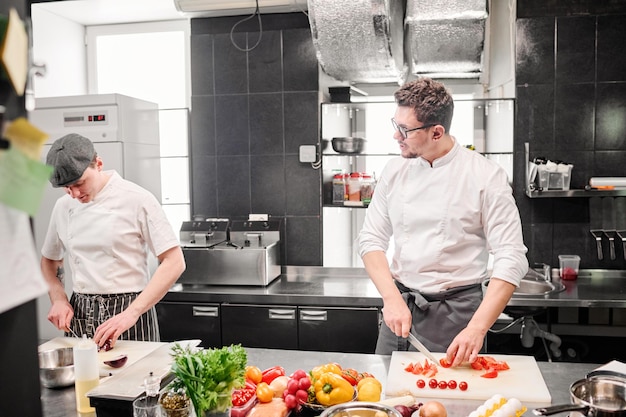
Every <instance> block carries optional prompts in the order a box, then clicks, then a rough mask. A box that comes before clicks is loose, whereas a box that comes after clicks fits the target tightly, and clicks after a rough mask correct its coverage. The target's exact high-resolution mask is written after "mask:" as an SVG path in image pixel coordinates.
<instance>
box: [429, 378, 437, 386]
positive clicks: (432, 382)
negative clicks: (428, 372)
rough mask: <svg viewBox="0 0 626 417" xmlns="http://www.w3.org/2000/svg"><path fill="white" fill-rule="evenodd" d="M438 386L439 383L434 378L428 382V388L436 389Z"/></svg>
mask: <svg viewBox="0 0 626 417" xmlns="http://www.w3.org/2000/svg"><path fill="white" fill-rule="evenodd" d="M438 385H439V383H438V382H437V380H436V379H435V378H432V379H430V380H429V381H428V386H429V387H431V388H437V386H438Z"/></svg>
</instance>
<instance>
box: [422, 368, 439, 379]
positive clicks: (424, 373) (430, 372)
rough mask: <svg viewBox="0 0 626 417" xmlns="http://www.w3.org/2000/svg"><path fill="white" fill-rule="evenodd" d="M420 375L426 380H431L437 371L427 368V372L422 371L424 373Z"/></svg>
mask: <svg viewBox="0 0 626 417" xmlns="http://www.w3.org/2000/svg"><path fill="white" fill-rule="evenodd" d="M422 375H424V376H425V377H426V378H432V377H433V376H435V375H437V369H433V368H429V369H427V370H424V372H422Z"/></svg>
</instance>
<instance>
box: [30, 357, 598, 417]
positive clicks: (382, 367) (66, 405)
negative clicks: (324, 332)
mask: <svg viewBox="0 0 626 417" xmlns="http://www.w3.org/2000/svg"><path fill="white" fill-rule="evenodd" d="M246 350H247V352H248V363H250V364H254V365H257V366H259V367H261V368H262V369H264V368H268V367H270V366H274V365H281V366H283V367H284V368H285V370H286V371H287V372H288V373H291V372H293V371H295V370H296V369H305V370H309V369H312V368H313V367H314V366H317V365H320V364H323V363H327V362H337V363H339V364H341V365H342V366H344V367H349V368H355V369H358V370H360V371H363V372H370V373H372V374H373V375H374V376H375V377H376V378H377V379H379V380H380V381H381V382H382V383H383V384H385V383H386V379H387V374H388V369H389V363H390V360H391V356H386V355H373V354H360V353H333V352H310V351H294V350H275V349H252V348H248V349H246ZM538 365H539V369H540V370H541V373H542V375H543V378H544V380H545V382H546V385H547V386H548V389H549V391H550V395H551V397H552V404H565V403H570V399H569V386H570V384H571V383H573V382H574V381H576V380H578V379H581V378H584V377H585V376H586V375H587V373H588V372H589V371H591V370H592V369H595V368H596V367H598V365H593V364H583V363H566V362H538ZM494 394H496V393H494ZM418 400H419V401H424V400H423V399H420V398H418ZM440 401H441V402H442V403H443V404H444V405H445V406H446V408H447V409H448V415H449V416H450V417H463V416H467V415H468V414H469V413H470V412H471V411H473V410H475V409H476V408H477V407H478V406H480V405H482V403H483V402H482V401H473V400H472V401H470V400H440ZM42 405H43V410H44V414H43V415H44V416H45V417H87V416H89V415H85V414H79V413H78V412H77V411H76V404H75V396H74V387H73V386H72V387H69V388H65V389H60V390H52V389H48V388H42ZM525 405H526V406H527V407H528V408H529V410H528V411H527V412H526V413H525V414H524V415H525V416H531V415H533V414H532V410H531V409H532V407H533V405H532V404H525Z"/></svg>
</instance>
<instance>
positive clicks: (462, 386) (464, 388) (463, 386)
mask: <svg viewBox="0 0 626 417" xmlns="http://www.w3.org/2000/svg"><path fill="white" fill-rule="evenodd" d="M467 388H468V387H467V382H465V381H461V382H459V389H460V390H461V391H467Z"/></svg>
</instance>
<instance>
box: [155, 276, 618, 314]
mask: <svg viewBox="0 0 626 417" xmlns="http://www.w3.org/2000/svg"><path fill="white" fill-rule="evenodd" d="M553 280H555V281H558V280H559V278H558V274H557V275H556V276H553ZM563 283H564V285H565V290H563V291H561V292H557V293H554V294H550V295H546V296H541V295H536V296H529V295H525V296H523V297H517V296H514V297H513V298H512V299H511V301H510V302H509V305H511V306H529V307H613V308H626V271H611V270H583V271H580V274H579V277H578V279H577V280H576V281H563ZM164 300H167V301H188V302H230V303H263V304H296V305H322V306H354V307H371V306H378V307H382V299H381V298H380V295H379V294H378V291H377V290H376V287H375V286H374V284H373V283H372V282H371V280H370V279H369V278H368V276H367V274H366V273H365V270H364V269H363V268H323V267H283V273H282V275H281V276H280V277H279V278H278V279H276V280H275V281H274V282H272V283H271V284H270V285H268V286H267V287H249V286H206V285H181V284H176V285H175V286H174V287H173V288H172V289H171V290H170V292H169V293H168V294H167V295H166V296H165V298H164Z"/></svg>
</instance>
